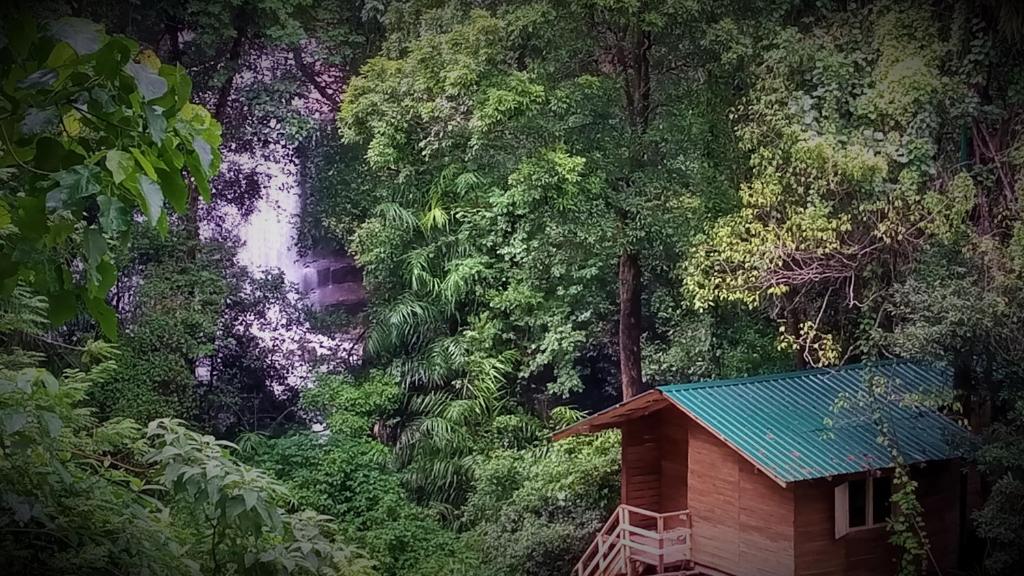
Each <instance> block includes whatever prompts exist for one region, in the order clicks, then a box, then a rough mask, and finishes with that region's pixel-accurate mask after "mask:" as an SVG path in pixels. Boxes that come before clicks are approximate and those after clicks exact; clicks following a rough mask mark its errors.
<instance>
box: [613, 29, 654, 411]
mask: <svg viewBox="0 0 1024 576" xmlns="http://www.w3.org/2000/svg"><path fill="white" fill-rule="evenodd" d="M629 44H630V45H629V46H628V48H627V50H628V55H627V54H624V53H622V52H626V50H623V51H622V52H620V54H619V62H620V66H621V67H622V70H623V89H624V91H625V98H626V117H627V119H628V121H629V125H630V129H631V131H632V140H633V143H632V145H633V150H632V151H631V158H630V170H631V171H633V172H638V171H640V170H642V169H643V168H644V167H645V166H646V164H647V155H646V152H645V150H644V136H645V135H646V133H647V125H648V119H649V116H650V112H651V64H650V49H651V35H650V33H649V32H646V31H644V30H643V29H642V28H641V27H640V26H639V24H634V25H633V26H632V27H631V29H630V31H629ZM634 181H635V179H634V178H633V174H630V175H628V178H627V183H626V188H627V192H634V191H631V190H629V188H631V187H632V186H633V182H634ZM620 221H621V222H620V223H621V226H622V229H623V231H624V233H628V230H629V228H630V227H631V226H633V222H632V217H631V215H630V214H629V213H628V211H625V210H624V211H623V212H622V213H621V214H620ZM641 280H642V278H641V269H640V254H639V253H638V251H637V250H636V248H635V247H633V246H628V245H627V246H625V247H624V248H623V249H622V252H621V254H620V255H619V371H620V373H621V377H622V399H623V400H628V399H629V398H632V397H633V396H636V395H637V394H640V393H641V392H643V391H644V379H643V368H642V364H641V359H642V358H641V354H640V339H641V336H642V334H643V328H642V320H643V306H642V304H641V293H642V287H643V284H642V282H641Z"/></svg>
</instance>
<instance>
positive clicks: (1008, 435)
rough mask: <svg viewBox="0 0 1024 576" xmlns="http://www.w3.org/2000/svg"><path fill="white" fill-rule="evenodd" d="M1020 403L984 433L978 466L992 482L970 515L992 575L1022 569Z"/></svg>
mask: <svg viewBox="0 0 1024 576" xmlns="http://www.w3.org/2000/svg"><path fill="white" fill-rule="evenodd" d="M1021 438H1024V402H1022V401H1020V400H1019V399H1018V400H1017V403H1016V405H1015V406H1014V408H1013V412H1012V413H1011V414H1010V415H1009V418H1007V420H1006V421H1005V422H1003V423H999V424H996V425H994V426H992V428H991V429H990V430H989V431H988V432H987V433H986V438H985V440H986V441H985V443H984V446H983V447H982V449H981V451H980V452H979V453H978V465H979V467H980V469H981V470H982V471H983V472H984V473H985V475H986V476H987V477H988V478H991V479H993V484H992V491H991V493H990V494H989V496H988V501H987V502H986V503H985V506H984V507H983V508H982V509H981V510H978V511H976V512H975V513H974V521H975V523H976V524H977V526H978V533H979V534H980V535H981V536H982V537H984V538H986V539H987V540H988V542H989V543H990V546H991V548H990V551H989V554H988V555H987V557H986V558H985V568H986V569H987V570H988V571H989V572H990V573H992V574H1015V573H1017V572H1019V571H1020V570H1021V568H1024V548H1022V547H1021V545H1020V543H1021V539H1022V538H1024V510H1022V505H1024V480H1022V479H1024V450H1022V446H1024V443H1022V442H1021Z"/></svg>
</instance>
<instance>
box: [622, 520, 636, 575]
mask: <svg viewBox="0 0 1024 576" xmlns="http://www.w3.org/2000/svg"><path fill="white" fill-rule="evenodd" d="M619 532H620V534H622V536H621V537H620V538H621V539H622V540H624V542H623V546H622V561H623V563H624V564H625V565H626V576H633V563H632V562H631V561H630V552H632V550H633V549H632V547H630V545H629V542H630V535H629V510H627V509H626V508H625V507H624V506H620V507H619Z"/></svg>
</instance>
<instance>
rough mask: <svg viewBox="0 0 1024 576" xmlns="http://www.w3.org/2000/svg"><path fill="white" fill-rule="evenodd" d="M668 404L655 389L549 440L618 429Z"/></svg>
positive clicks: (563, 431)
mask: <svg viewBox="0 0 1024 576" xmlns="http://www.w3.org/2000/svg"><path fill="white" fill-rule="evenodd" d="M669 404H670V402H669V400H668V399H667V398H665V395H664V394H662V392H661V391H660V390H658V389H657V388H655V389H653V390H648V391H647V392H644V393H642V394H638V395H636V396H634V397H632V398H630V399H629V400H625V401H623V402H620V403H618V404H616V405H614V406H611V407H610V408H605V409H604V410H601V411H600V412H598V413H597V414H594V415H592V416H588V417H587V418H584V419H583V420H580V421H579V422H577V423H575V424H573V425H571V426H567V427H565V428H562V429H561V430H559V431H557V432H555V433H554V434H552V435H551V438H552V440H555V441H558V440H562V439H565V438H569V437H570V436H579V435H581V434H594V433H596V432H601V431H603V430H607V429H609V428H619V427H620V426H621V425H622V424H623V423H625V422H628V421H630V420H633V419H635V418H639V417H641V416H646V415H648V414H650V413H651V412H654V411H655V410H660V409H661V408H663V407H665V406H668V405H669Z"/></svg>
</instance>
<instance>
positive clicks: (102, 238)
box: [0, 16, 220, 337]
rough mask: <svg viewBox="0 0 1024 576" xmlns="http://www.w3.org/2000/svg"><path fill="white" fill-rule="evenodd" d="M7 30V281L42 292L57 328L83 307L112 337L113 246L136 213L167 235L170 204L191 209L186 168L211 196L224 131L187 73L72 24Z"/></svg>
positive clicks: (1, 219) (1, 55)
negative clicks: (194, 96)
mask: <svg viewBox="0 0 1024 576" xmlns="http://www.w3.org/2000/svg"><path fill="white" fill-rule="evenodd" d="M4 22H5V26H6V28H5V31H4V36H3V42H2V48H0V75H2V79H3V82H2V86H3V87H2V90H3V95H4V97H3V99H0V102H2V104H0V106H2V108H0V118H2V120H0V136H2V137H3V140H2V142H0V146H2V148H0V152H2V156H0V168H3V172H2V178H3V182H4V185H3V189H2V193H0V194H2V195H0V224H2V225H3V226H4V234H3V239H2V241H3V252H2V265H0V280H2V281H3V282H4V285H5V286H6V287H7V290H10V288H11V287H13V286H14V285H15V284H17V283H26V284H29V285H31V286H32V287H33V289H35V290H36V291H38V292H40V293H41V294H43V295H45V296H46V297H47V298H48V300H49V302H50V307H49V310H50V316H51V319H52V320H53V321H54V322H55V323H58V324H59V323H61V322H63V321H65V320H67V319H68V318H70V317H71V316H72V315H73V314H74V313H75V311H76V306H77V304H76V303H84V305H85V307H86V309H87V310H88V311H89V313H90V314H91V315H92V316H93V318H95V319H96V321H97V322H98V323H99V325H100V327H101V328H102V330H103V332H104V333H105V334H106V335H107V336H108V337H111V336H113V335H114V334H115V333H116V323H117V320H116V317H115V315H114V312H113V311H112V310H111V309H110V307H109V306H108V305H107V304H106V302H105V297H106V295H107V292H108V291H109V289H110V288H111V287H112V286H113V284H114V282H115V279H116V269H115V267H114V265H113V263H112V261H111V254H110V246H111V244H112V243H116V242H117V241H119V240H122V239H123V238H124V237H125V234H126V232H127V229H128V227H129V225H130V223H131V218H132V215H133V214H134V213H135V212H136V211H138V212H140V213H142V214H143V215H144V216H145V218H146V219H147V220H148V221H149V223H150V224H151V225H153V226H156V227H158V228H160V229H164V230H166V228H167V222H168V216H167V212H166V211H165V210H164V204H165V201H166V202H167V203H170V205H171V206H172V207H173V208H174V209H175V210H178V211H182V210H184V209H185V207H186V203H187V202H186V199H187V195H188V194H187V189H188V186H187V184H186V183H185V181H184V180H183V170H185V171H187V172H188V174H189V175H190V176H191V177H192V181H193V182H194V183H195V185H196V186H197V187H198V189H199V191H200V192H201V193H202V194H203V195H204V197H207V198H208V197H209V184H208V181H209V179H210V178H211V177H212V176H213V175H214V174H215V173H216V171H217V168H218V164H219V162H220V160H219V158H220V156H219V153H218V152H217V146H218V145H219V143H220V128H219V126H218V124H217V123H216V122H215V121H213V120H212V119H211V118H210V115H209V114H208V113H207V112H206V111H205V110H204V109H203V108H201V107H199V106H196V105H194V104H191V103H190V102H189V99H190V96H191V81H190V80H189V78H188V76H187V75H186V74H185V72H184V70H183V69H182V68H180V67H177V66H166V65H161V64H160V62H159V60H157V59H155V57H153V56H152V54H151V53H147V52H144V51H143V52H140V51H139V47H138V45H137V44H136V43H135V42H134V41H132V40H129V39H127V38H124V37H118V36H107V35H106V34H104V33H103V31H102V29H101V28H100V27H99V26H98V25H96V24H93V23H91V22H88V21H85V20H80V19H74V18H65V19H61V20H56V21H52V22H45V23H36V22H35V21H33V20H30V19H26V18H23V17H6V16H5V18H4ZM71 263H74V265H75V267H79V266H80V267H81V270H82V272H81V273H72V269H73V268H72V267H70V266H69V264H71Z"/></svg>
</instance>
